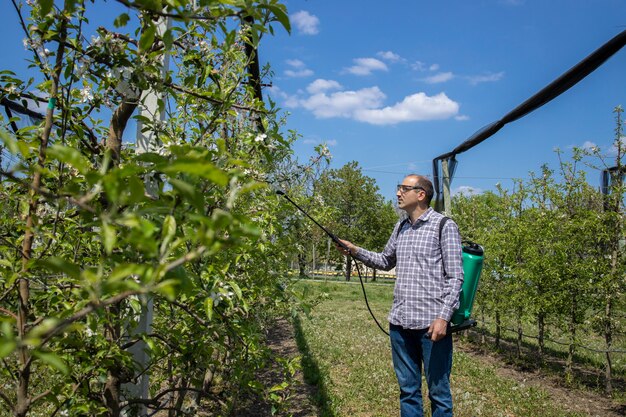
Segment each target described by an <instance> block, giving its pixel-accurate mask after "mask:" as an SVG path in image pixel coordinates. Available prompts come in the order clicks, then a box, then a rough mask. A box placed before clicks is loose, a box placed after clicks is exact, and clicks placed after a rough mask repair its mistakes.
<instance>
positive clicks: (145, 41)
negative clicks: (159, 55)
mask: <svg viewBox="0 0 626 417" xmlns="http://www.w3.org/2000/svg"><path fill="white" fill-rule="evenodd" d="M155 35H156V26H155V25H153V24H150V25H149V26H148V27H147V28H146V29H145V30H144V31H143V33H142V34H141V37H140V38H139V50H140V51H147V50H148V49H150V47H151V46H152V44H153V43H154V36H155Z"/></svg>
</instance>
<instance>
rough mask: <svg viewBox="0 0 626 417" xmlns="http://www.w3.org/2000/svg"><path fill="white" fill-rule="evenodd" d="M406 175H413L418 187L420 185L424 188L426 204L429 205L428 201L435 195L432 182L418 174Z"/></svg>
mask: <svg viewBox="0 0 626 417" xmlns="http://www.w3.org/2000/svg"><path fill="white" fill-rule="evenodd" d="M407 177H415V178H416V179H417V185H418V186H419V187H422V188H423V189H424V192H425V193H426V204H428V205H430V202H431V201H432V199H433V196H434V195H435V189H434V187H433V183H432V182H431V181H430V180H429V179H428V178H426V177H425V176H423V175H419V174H410V175H407Z"/></svg>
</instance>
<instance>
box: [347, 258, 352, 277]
mask: <svg viewBox="0 0 626 417" xmlns="http://www.w3.org/2000/svg"><path fill="white" fill-rule="evenodd" d="M351 277H352V257H351V256H346V281H350V278H351Z"/></svg>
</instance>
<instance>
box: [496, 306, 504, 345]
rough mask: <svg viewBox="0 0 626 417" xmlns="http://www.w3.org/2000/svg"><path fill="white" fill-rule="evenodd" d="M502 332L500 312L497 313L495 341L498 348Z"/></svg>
mask: <svg viewBox="0 0 626 417" xmlns="http://www.w3.org/2000/svg"><path fill="white" fill-rule="evenodd" d="M501 331H502V323H501V320H500V312H499V311H496V340H495V345H496V347H497V348H498V347H500V332H501Z"/></svg>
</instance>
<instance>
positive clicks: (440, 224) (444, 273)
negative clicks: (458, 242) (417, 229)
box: [439, 216, 450, 276]
mask: <svg viewBox="0 0 626 417" xmlns="http://www.w3.org/2000/svg"><path fill="white" fill-rule="evenodd" d="M448 220H450V218H449V217H446V216H443V219H441V221H440V222H439V248H440V249H441V266H443V276H446V264H445V262H444V261H443V246H441V233H442V231H443V226H445V224H446V222H447V221H448Z"/></svg>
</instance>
